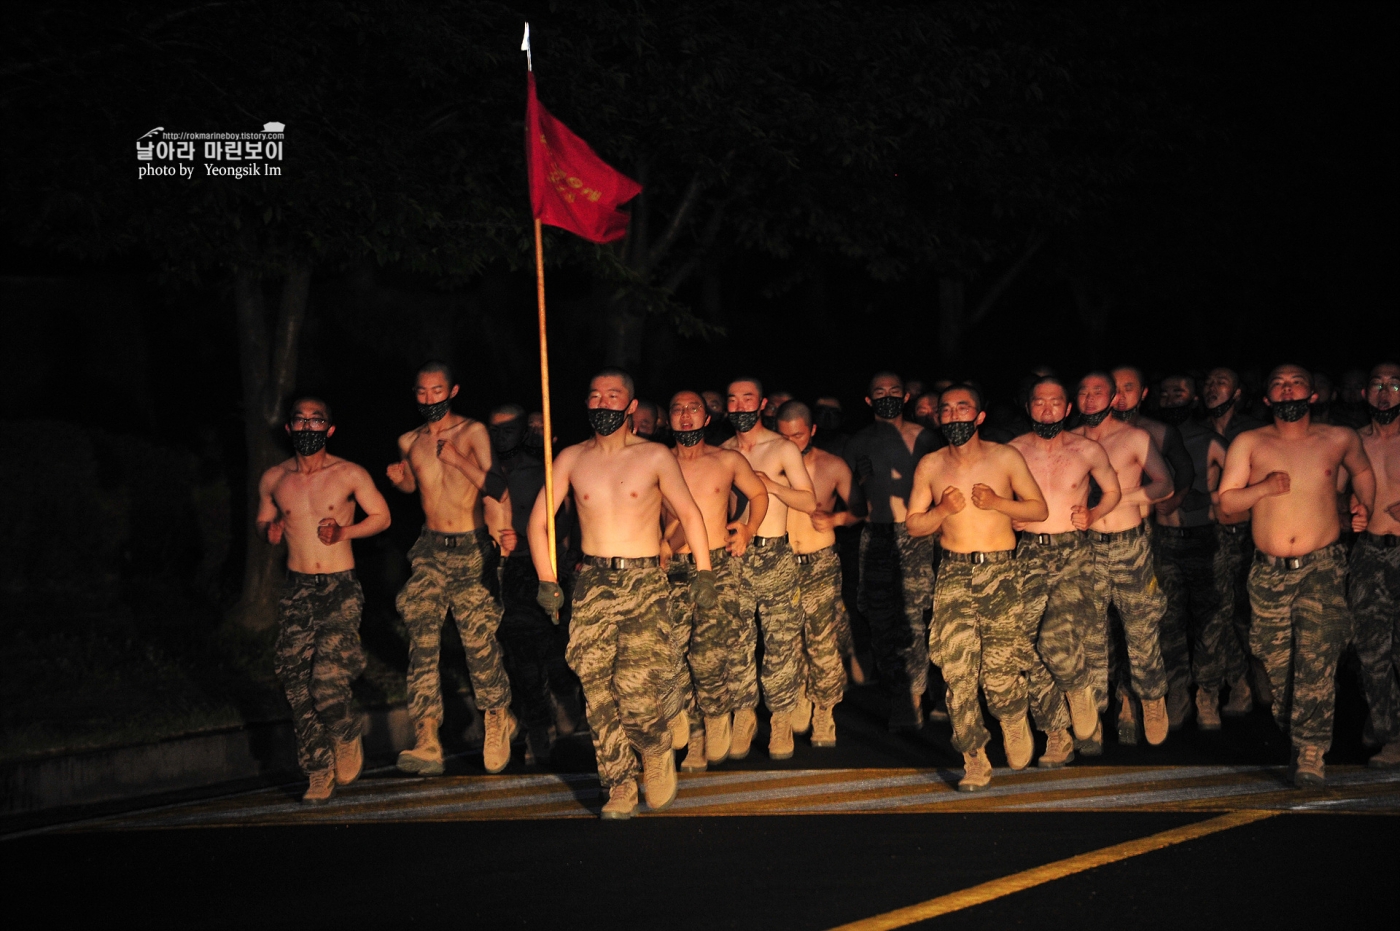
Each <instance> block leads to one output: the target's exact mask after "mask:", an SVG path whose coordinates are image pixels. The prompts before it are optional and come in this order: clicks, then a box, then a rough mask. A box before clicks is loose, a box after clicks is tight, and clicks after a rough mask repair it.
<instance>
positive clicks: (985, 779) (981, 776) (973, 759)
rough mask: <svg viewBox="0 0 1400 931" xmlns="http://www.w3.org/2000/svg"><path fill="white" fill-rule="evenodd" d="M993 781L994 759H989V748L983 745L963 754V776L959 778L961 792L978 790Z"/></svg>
mask: <svg viewBox="0 0 1400 931" xmlns="http://www.w3.org/2000/svg"><path fill="white" fill-rule="evenodd" d="M991 781H992V761H991V760H989V759H987V748H986V747H981V748H979V749H977V750H974V751H972V752H971V753H964V754H963V777H962V778H961V779H959V780H958V791H959V792H976V791H977V790H978V789H985V788H987V785H988V783H990V782H991Z"/></svg>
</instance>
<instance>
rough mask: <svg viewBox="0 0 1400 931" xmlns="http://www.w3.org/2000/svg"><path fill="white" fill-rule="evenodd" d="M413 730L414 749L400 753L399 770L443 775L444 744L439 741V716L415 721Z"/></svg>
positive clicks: (419, 773)
mask: <svg viewBox="0 0 1400 931" xmlns="http://www.w3.org/2000/svg"><path fill="white" fill-rule="evenodd" d="M413 732H414V735H415V737H416V741H415V743H414V746H413V749H412V750H405V751H403V752H402V753H400V754H399V762H398V767H399V771H400V772H405V773H413V774H414V775H417V776H441V775H442V773H443V765H442V744H441V743H440V742H439V741H438V722H437V718H424V719H423V720H421V721H416V722H414V725H413Z"/></svg>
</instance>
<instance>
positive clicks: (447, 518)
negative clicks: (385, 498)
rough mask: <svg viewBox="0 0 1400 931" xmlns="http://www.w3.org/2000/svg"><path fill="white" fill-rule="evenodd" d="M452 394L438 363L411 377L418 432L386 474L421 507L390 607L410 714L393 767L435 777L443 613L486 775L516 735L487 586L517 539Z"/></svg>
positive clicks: (471, 427)
mask: <svg viewBox="0 0 1400 931" xmlns="http://www.w3.org/2000/svg"><path fill="white" fill-rule="evenodd" d="M457 391H458V386H457V384H456V383H455V382H454V380H453V378H452V369H451V368H450V367H449V366H448V365H446V364H445V363H442V362H428V363H425V364H424V365H423V367H422V368H421V369H419V371H418V377H417V380H416V382H415V385H414V396H415V397H416V399H417V402H418V413H419V414H421V415H422V417H423V421H424V423H423V425H422V426H420V427H416V428H414V429H412V430H410V431H408V432H407V433H405V434H404V435H403V436H401V437H399V461H398V462H395V463H393V464H391V465H390V466H389V467H388V469H386V470H385V472H386V473H387V474H388V476H389V481H390V482H392V483H393V485H394V487H395V488H397V489H398V490H399V491H401V492H404V493H405V494H412V493H414V492H415V491H416V492H418V494H419V500H420V501H421V502H422V505H423V517H424V523H423V530H422V532H421V533H419V535H418V540H417V542H415V543H414V544H413V547H412V548H411V549H410V550H409V551H408V559H409V562H410V563H411V564H412V566H413V575H411V576H410V577H409V579H408V582H407V584H405V585H404V587H403V590H402V591H400V592H399V596H398V598H397V600H396V605H397V607H398V609H399V615H400V616H401V617H403V622H404V626H405V627H407V628H408V635H409V649H408V709H409V715H410V716H411V717H412V718H413V728H414V735H415V738H416V739H415V742H414V747H413V749H411V750H405V751H403V752H402V753H400V754H399V759H398V767H399V769H400V770H402V771H404V772H406V773H415V774H418V775H425V776H435V775H441V774H442V772H443V757H442V742H441V741H440V739H439V737H438V729H439V728H440V727H441V726H442V681H441V677H440V675H439V672H438V656H439V654H440V653H441V651H442V623H443V621H444V620H445V619H446V616H447V612H448V611H451V612H452V619H453V620H454V621H456V622H457V632H458V634H459V635H460V636H461V638H462V649H463V651H465V653H466V656H467V674H468V675H469V676H470V678H471V684H472V691H473V693H474V694H475V696H476V705H477V708H478V709H480V710H481V712H482V716H483V717H484V718H485V719H486V720H485V724H486V740H485V743H484V745H483V746H482V763H483V764H484V765H485V767H486V771H487V772H488V773H498V772H500V771H501V770H503V769H505V767H506V764H507V763H509V762H510V742H511V740H512V738H514V736H515V733H516V730H517V726H516V721H515V716H514V715H513V714H511V713H510V679H509V678H508V677H507V675H506V668H505V663H504V660H503V658H502V655H501V645H500V643H499V642H498V641H497V639H496V631H497V628H499V627H500V625H501V605H500V603H499V602H498V601H497V600H496V598H495V596H493V595H492V594H491V592H490V591H489V590H488V589H487V585H486V581H487V579H486V572H487V567H488V566H494V563H495V553H494V552H493V549H494V547H495V545H496V542H497V541H499V543H500V545H501V549H502V551H503V554H504V556H509V555H510V551H511V549H513V548H514V545H515V531H514V530H512V529H511V525H510V505H509V503H508V502H507V503H505V504H504V505H503V504H502V500H501V499H503V498H507V496H506V493H505V492H506V485H505V479H504V478H503V476H502V475H501V473H500V472H499V471H492V470H491V436H490V434H489V433H488V432H487V430H486V425H485V424H483V423H481V422H480V421H477V420H472V419H471V418H469V417H463V416H462V415H461V414H456V413H453V411H452V399H453V398H455V397H456V396H457ZM492 581H493V582H494V580H492Z"/></svg>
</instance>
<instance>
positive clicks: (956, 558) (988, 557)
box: [943, 550, 1016, 566]
mask: <svg viewBox="0 0 1400 931" xmlns="http://www.w3.org/2000/svg"><path fill="white" fill-rule="evenodd" d="M1015 558H1016V551H1015V550H992V551H991V552H990V553H954V552H953V551H952V550H944V551H943V559H944V560H945V561H949V560H951V561H952V562H970V563H972V564H973V565H974V566H980V565H982V564H983V563H987V562H1010V561H1011V560H1013V559H1015Z"/></svg>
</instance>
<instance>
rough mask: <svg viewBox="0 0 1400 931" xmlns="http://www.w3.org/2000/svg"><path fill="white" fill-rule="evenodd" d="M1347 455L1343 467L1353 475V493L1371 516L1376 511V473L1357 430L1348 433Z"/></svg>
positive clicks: (1343, 460) (1343, 458)
mask: <svg viewBox="0 0 1400 931" xmlns="http://www.w3.org/2000/svg"><path fill="white" fill-rule="evenodd" d="M1347 432H1348V433H1349V434H1350V435H1349V436H1348V437H1347V450H1346V454H1345V455H1344V456H1343V457H1342V466H1343V467H1344V468H1346V470H1347V471H1348V472H1350V473H1351V491H1352V494H1354V495H1355V496H1356V500H1358V501H1360V502H1361V506H1362V507H1364V508H1365V509H1366V514H1367V515H1368V516H1369V515H1371V514H1374V513H1375V511H1376V473H1375V472H1373V471H1371V459H1370V457H1368V456H1367V455H1366V447H1364V446H1362V445H1361V436H1360V435H1359V434H1358V433H1357V432H1356V431H1355V430H1349V431H1347Z"/></svg>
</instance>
